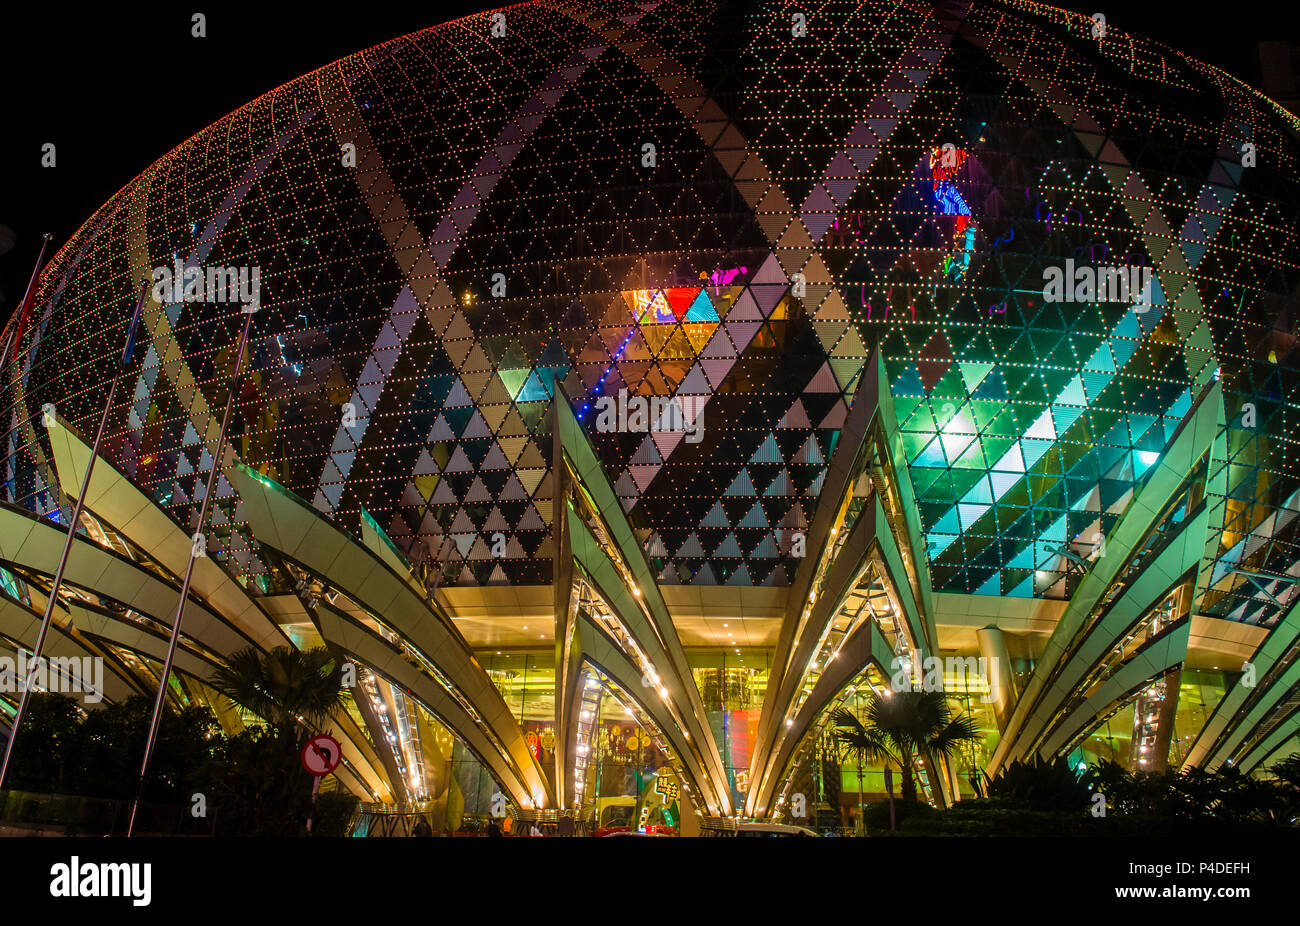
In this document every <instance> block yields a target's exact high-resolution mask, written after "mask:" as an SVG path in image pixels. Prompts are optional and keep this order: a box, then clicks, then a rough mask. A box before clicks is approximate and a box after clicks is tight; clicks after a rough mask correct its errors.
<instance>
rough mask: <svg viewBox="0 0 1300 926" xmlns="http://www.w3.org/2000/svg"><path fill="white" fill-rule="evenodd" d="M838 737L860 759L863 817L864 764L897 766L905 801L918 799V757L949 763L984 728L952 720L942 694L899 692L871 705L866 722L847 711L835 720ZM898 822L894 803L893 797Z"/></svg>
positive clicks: (836, 714)
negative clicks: (869, 761)
mask: <svg viewBox="0 0 1300 926" xmlns="http://www.w3.org/2000/svg"><path fill="white" fill-rule="evenodd" d="M831 720H832V722H833V723H834V725H835V728H836V729H835V738H836V739H837V740H838V741H839V743H840V745H841V746H842V747H843V748H844V749H845V750H846V751H848V752H849V753H852V754H853V755H854V756H856V757H857V760H858V805H859V809H858V816H859V819H861V815H862V810H861V803H862V761H863V759H864V758H866V759H874V760H876V761H879V762H883V763H885V766H886V768H888V767H890V766H896V767H897V768H898V770H899V774H900V775H901V776H902V792H903V800H905V801H915V800H916V778H915V776H914V774H913V771H912V765H913V762H914V761H915V760H916V759H917V758H918V757H919V758H922V759H932V758H933V757H934V756H935V755H938V756H941V757H943V758H945V759H947V758H949V757H951V756H952V754H953V752H954V750H955V749H956V748H957V745H958V744H959V743H963V742H968V741H972V740H978V739H979V738H980V732H979V728H978V727H977V726H976V724H975V721H974V719H973V718H971V717H970V716H969V715H966V714H962V715H960V716H958V717H954V716H953V715H952V709H951V708H950V707H949V706H948V699H947V697H946V696H945V695H944V693H943V692H942V691H896V692H887V693H886V695H885V696H884V697H880V696H876V697H873V698H871V700H870V701H868V702H867V710H866V722H865V723H864V722H863V721H861V720H859V719H858V717H857V715H856V714H854V713H853V712H852V711H850V710H847V709H846V708H842V707H841V708H838V709H836V711H835V712H834V713H833V714H832V715H831ZM889 806H890V816H891V818H892V817H893V807H894V798H893V794H892V792H891V794H890V798H889Z"/></svg>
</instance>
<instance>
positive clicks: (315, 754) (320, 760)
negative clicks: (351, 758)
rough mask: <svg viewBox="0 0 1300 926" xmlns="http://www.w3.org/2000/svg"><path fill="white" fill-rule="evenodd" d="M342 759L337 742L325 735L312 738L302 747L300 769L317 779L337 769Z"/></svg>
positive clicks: (340, 748) (340, 749) (341, 751)
mask: <svg viewBox="0 0 1300 926" xmlns="http://www.w3.org/2000/svg"><path fill="white" fill-rule="evenodd" d="M342 759H343V748H342V747H341V746H339V741H338V740H336V739H335V738H334V737H332V736H330V735H329V734H327V733H322V734H320V735H319V736H313V737H312V738H311V739H309V740H308V741H307V745H306V746H304V747H302V767H303V768H305V769H306V770H307V771H308V772H309V773H310V774H312V775H315V776H316V777H317V778H320V777H322V776H324V775H328V774H329V773H330V772H332V771H334V769H336V768H338V767H339V762H340V761H341V760H342Z"/></svg>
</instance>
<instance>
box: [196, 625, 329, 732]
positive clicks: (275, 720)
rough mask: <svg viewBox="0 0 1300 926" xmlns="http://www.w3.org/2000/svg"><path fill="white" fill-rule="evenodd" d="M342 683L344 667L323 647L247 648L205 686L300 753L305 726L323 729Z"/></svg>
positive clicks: (220, 668)
mask: <svg viewBox="0 0 1300 926" xmlns="http://www.w3.org/2000/svg"><path fill="white" fill-rule="evenodd" d="M342 681H343V666H342V664H341V663H340V662H339V661H337V660H336V659H335V658H334V656H332V655H331V654H330V652H329V650H327V649H325V647H317V648H315V649H310V650H305V651H304V650H300V649H296V648H294V647H292V646H278V647H276V648H275V649H273V650H271V651H270V652H269V653H261V652H259V651H258V650H256V649H255V648H253V647H251V646H250V647H248V648H247V649H242V650H240V651H239V652H237V653H235V654H233V655H232V656H231V657H230V658H229V659H228V660H227V664H226V665H225V666H221V667H219V668H218V669H217V671H216V674H214V675H213V676H212V679H211V681H210V684H211V685H212V687H213V688H215V689H216V690H217V691H219V692H221V693H222V694H223V695H225V696H226V697H227V698H229V699H230V700H231V701H234V702H235V703H236V704H238V705H239V706H240V707H242V708H244V709H245V710H248V711H251V712H252V713H254V714H256V715H257V716H258V717H261V718H262V719H263V720H265V721H266V722H267V724H268V725H270V727H271V729H272V731H273V732H274V733H275V734H276V735H277V737H285V738H287V739H291V740H292V741H293V742H294V743H295V744H296V745H297V746H298V747H299V748H301V747H302V746H303V745H304V744H305V743H306V740H307V734H308V732H309V730H308V729H307V727H306V726H304V724H306V725H310V726H311V727H317V728H319V727H321V726H323V725H324V724H325V723H327V722H328V721H329V717H330V715H331V714H332V713H333V712H334V710H335V709H336V708H337V707H339V706H340V705H341V704H342V703H343V684H342Z"/></svg>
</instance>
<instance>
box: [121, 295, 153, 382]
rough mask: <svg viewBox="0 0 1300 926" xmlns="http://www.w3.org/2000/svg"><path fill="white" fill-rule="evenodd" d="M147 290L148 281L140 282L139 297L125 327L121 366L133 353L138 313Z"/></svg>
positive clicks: (142, 309)
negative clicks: (129, 321) (129, 320)
mask: <svg viewBox="0 0 1300 926" xmlns="http://www.w3.org/2000/svg"><path fill="white" fill-rule="evenodd" d="M148 292H149V281H148V280H146V281H145V282H143V283H141V284H140V298H139V299H137V300H136V303H135V314H133V315H132V316H131V324H129V325H127V327H126V344H124V345H123V346H122V366H127V365H128V364H130V362H131V357H132V356H133V355H134V354H135V330H136V328H138V327H139V325H140V313H141V312H143V311H144V298H145V295H146V294H147V293H148Z"/></svg>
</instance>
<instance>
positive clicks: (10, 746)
mask: <svg viewBox="0 0 1300 926" xmlns="http://www.w3.org/2000/svg"><path fill="white" fill-rule="evenodd" d="M42 253H44V249H42ZM148 292H149V281H148V280H145V281H144V282H142V283H141V284H140V298H139V300H138V301H137V302H136V306H135V314H134V315H132V316H131V323H130V325H129V326H128V330H127V335H126V338H127V341H126V347H125V348H124V349H123V357H124V358H125V356H126V353H127V350H129V348H130V347H131V345H132V343H133V342H134V340H135V326H136V324H137V323H138V322H139V320H140V311H141V309H142V308H143V306H144V299H145V296H146V295H147V294H148ZM124 367H125V364H124V363H119V364H118V365H117V370H116V371H115V372H114V373H113V381H112V384H111V385H109V387H108V401H106V402H105V403H104V411H103V413H102V414H100V416H99V427H98V428H96V429H95V442H94V444H93V445H92V447H91V449H90V459H89V460H87V461H86V472H85V475H84V476H82V478H81V491H80V492H79V493H77V501H76V504H75V505H74V506H73V508H72V518H71V520H70V521H69V522H68V535H67V537H66V538H64V541H63V553H62V555H61V556H60V557H59V565H58V568H57V569H55V570H54V579H53V582H52V583H51V585H50V594H49V597H48V598H47V599H46V601H45V615H44V616H43V617H42V618H41V629H40V631H39V632H38V633H37V635H36V646H35V648H34V649H33V651H32V661H31V663H30V668H29V669H28V671H27V682H26V683H25V684H24V685H23V690H22V694H21V695H19V697H18V712H17V713H16V714H14V719H13V723H12V725H11V726H10V728H9V742H8V743H7V744H6V745H5V757H4V762H3V764H0V788H3V787H4V783H5V779H6V777H7V776H8V773H9V760H10V759H11V758H12V757H13V752H14V743H15V742H16V741H17V740H18V731H19V728H20V727H21V726H22V723H23V718H24V717H25V716H26V715H27V703H28V697H29V696H30V695H31V692H32V682H33V681H34V680H35V678H36V674H37V670H38V668H39V667H40V660H41V653H42V651H43V650H44V648H45V637H46V636H47V635H48V634H49V632H50V621H51V619H52V618H53V617H54V607H55V605H56V604H57V603H58V600H59V588H60V587H61V586H62V585H63V571H64V569H65V568H66V567H67V565H68V554H70V553H71V552H72V545H73V543H75V542H76V539H77V525H78V524H80V523H81V512H82V511H83V510H84V509H85V506H86V492H87V490H89V489H90V475H91V473H92V472H94V470H95V460H97V459H98V458H99V445H100V441H101V440H103V437H104V426H105V425H106V424H107V423H108V413H109V411H110V410H111V409H112V408H113V396H114V395H115V394H116V393H117V381H118V379H120V378H121V376H122V370H123V369H124Z"/></svg>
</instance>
